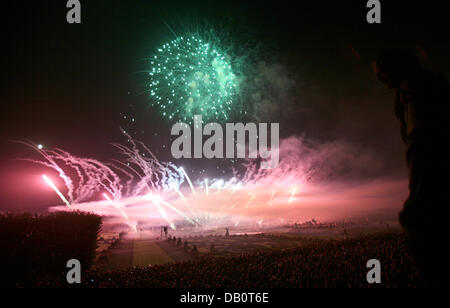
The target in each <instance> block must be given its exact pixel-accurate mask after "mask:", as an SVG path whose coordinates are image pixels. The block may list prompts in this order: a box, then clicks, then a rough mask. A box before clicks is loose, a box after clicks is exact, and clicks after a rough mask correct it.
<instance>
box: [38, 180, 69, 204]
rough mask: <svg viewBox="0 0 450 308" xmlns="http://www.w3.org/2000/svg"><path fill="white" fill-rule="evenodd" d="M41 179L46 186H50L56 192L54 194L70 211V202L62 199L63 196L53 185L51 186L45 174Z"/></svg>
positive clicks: (64, 198) (51, 183) (50, 181)
mask: <svg viewBox="0 0 450 308" xmlns="http://www.w3.org/2000/svg"><path fill="white" fill-rule="evenodd" d="M42 178H43V179H44V181H45V183H47V185H48V186H50V187H51V188H52V189H53V190H54V191H55V192H56V194H57V195H58V196H59V197H60V198H61V200H62V201H63V202H64V203H65V204H66V205H67V207H68V208H69V209H70V202H69V201H67V199H66V197H64V195H63V194H62V193H61V192H60V191H59V189H58V188H57V187H56V186H55V184H53V182H52V180H50V179H49V178H48V177H47V176H46V175H45V174H43V175H42Z"/></svg>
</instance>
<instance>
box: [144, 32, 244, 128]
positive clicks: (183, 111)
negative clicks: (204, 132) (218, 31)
mask: <svg viewBox="0 0 450 308" xmlns="http://www.w3.org/2000/svg"><path fill="white" fill-rule="evenodd" d="M150 65H151V67H150V71H149V77H150V80H149V82H148V87H149V89H148V92H149V93H150V97H151V100H152V104H153V105H154V106H156V107H157V108H159V110H160V112H161V114H162V115H163V116H164V117H166V118H167V119H169V120H177V121H183V122H186V123H191V121H192V118H193V115H196V114H198V115H202V117H203V120H204V121H209V122H211V121H216V122H224V121H227V120H229V118H230V116H231V114H232V113H233V112H235V111H236V109H237V108H238V102H237V96H238V93H239V88H240V78H239V75H238V74H236V72H235V71H234V68H233V61H232V58H231V56H230V55H229V54H227V52H225V51H224V50H223V49H221V48H220V46H217V44H214V43H212V42H210V41H205V40H202V38H201V37H200V36H199V35H190V36H188V37H182V36H180V37H177V38H176V39H174V40H172V41H171V42H169V43H166V44H164V45H162V46H161V47H160V48H158V50H157V53H156V54H155V55H154V56H153V57H151V59H150Z"/></svg>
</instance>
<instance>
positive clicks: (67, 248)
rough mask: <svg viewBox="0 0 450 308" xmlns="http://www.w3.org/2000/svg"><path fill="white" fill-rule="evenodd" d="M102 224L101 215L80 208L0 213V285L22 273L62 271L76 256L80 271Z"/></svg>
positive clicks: (89, 258)
mask: <svg viewBox="0 0 450 308" xmlns="http://www.w3.org/2000/svg"><path fill="white" fill-rule="evenodd" d="M101 224H102V222H101V217H100V216H98V215H95V214H91V213H85V212H80V211H76V212H58V213H52V214H46V215H31V214H6V215H0V231H1V232H0V247H1V251H2V252H1V254H0V262H1V264H2V267H3V269H4V271H3V273H2V276H3V277H2V278H3V279H2V280H3V281H4V282H3V283H2V284H3V285H8V284H12V283H14V282H15V281H18V280H20V279H22V276H24V275H27V276H28V275H42V274H57V273H61V272H64V271H66V270H67V269H66V263H67V261H68V260H70V259H78V260H79V261H80V262H81V266H82V270H87V269H88V268H89V267H90V266H91V264H92V262H93V259H94V257H95V250H96V248H97V236H98V234H99V232H100V228H101ZM5 278H6V279H5Z"/></svg>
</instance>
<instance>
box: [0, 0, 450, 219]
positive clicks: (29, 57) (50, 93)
mask: <svg viewBox="0 0 450 308" xmlns="http://www.w3.org/2000/svg"><path fill="white" fill-rule="evenodd" d="M392 2H394V1H381V3H382V24H374V25H370V24H368V23H367V22H366V12H367V10H368V9H367V8H366V7H365V6H366V1H333V2H331V1H330V3H329V4H326V3H325V2H323V1H296V4H295V5H294V3H291V2H284V1H273V2H264V1H143V0H135V1H125V0H122V1H119V0H117V1H113V0H111V1H102V0H96V1H81V3H82V23H81V24H80V25H76V24H72V25H71V24H67V22H66V20H65V18H66V12H67V9H66V7H65V4H66V1H33V2H31V3H25V2H23V1H8V4H3V5H2V13H3V14H2V15H3V16H2V30H3V35H2V49H3V51H6V52H5V53H3V56H2V60H3V63H2V68H3V76H4V78H2V91H1V106H2V109H1V117H2V118H1V125H2V126H1V130H0V144H1V148H0V149H1V150H0V159H1V165H0V210H28V211H40V210H42V209H45V208H46V206H48V205H54V204H55V203H57V201H58V200H57V199H56V198H55V196H54V194H53V193H52V192H51V191H47V190H46V191H42V190H41V189H39V187H40V186H39V185H38V184H37V182H38V179H37V178H38V176H39V175H40V174H41V173H42V172H41V170H42V168H41V167H38V166H34V165H32V164H30V163H28V162H23V161H18V160H16V159H17V158H24V157H34V158H36V157H37V156H36V154H35V153H33V152H32V151H30V150H28V149H26V148H24V147H23V146H22V145H18V144H15V143H12V142H11V141H13V140H24V139H29V140H32V141H33V142H36V143H41V144H43V145H45V146H46V147H49V148H52V147H60V148H63V149H65V150H67V151H69V152H71V153H73V154H75V155H79V156H88V157H94V158H96V159H99V160H108V159H110V158H112V157H114V154H113V152H114V151H113V150H112V148H111V146H110V144H109V143H110V142H117V141H119V142H121V141H123V138H124V137H123V136H122V135H121V132H120V130H119V127H123V128H126V129H127V131H129V132H132V134H133V137H136V138H137V139H139V140H142V141H143V142H145V143H146V144H148V145H149V147H150V148H151V149H152V150H153V151H154V152H155V154H157V155H158V157H160V158H161V159H162V160H171V156H170V151H169V150H170V127H171V124H169V123H168V122H167V121H166V120H165V119H163V118H162V117H160V115H159V114H158V112H157V110H155V109H154V108H151V106H150V103H149V97H148V95H146V94H145V93H142V92H143V86H144V83H145V78H143V74H142V73H141V72H142V71H144V70H146V69H148V63H147V62H146V61H144V60H143V59H144V58H146V57H148V56H150V55H152V53H153V52H154V51H155V49H156V48H157V47H158V46H160V45H161V44H164V43H165V42H167V41H169V40H171V39H173V38H174V36H173V34H172V32H171V30H173V31H175V32H177V33H181V32H182V31H183V29H186V28H189V27H195V26H196V25H204V24H209V25H212V26H216V27H220V26H221V25H224V26H225V27H226V30H227V31H229V32H231V33H233V35H235V36H236V37H235V39H236V41H238V42H256V44H257V45H258V48H259V50H260V52H259V55H258V60H257V61H265V63H271V64H278V65H280V66H281V67H283V72H284V74H285V76H286V78H288V79H289V80H293V81H295V87H293V89H291V90H290V91H289V93H288V95H287V97H284V98H283V100H281V101H280V102H279V104H285V101H289V109H287V110H288V112H286V113H285V114H281V115H280V116H277V118H276V120H277V121H279V122H280V127H281V131H280V137H282V138H286V137H289V136H293V135H295V136H300V135H303V136H307V137H308V138H313V139H314V140H318V142H319V141H323V142H325V141H331V140H345V141H348V142H352V143H355V144H358V145H360V146H361V147H362V148H364V149H366V150H369V151H371V152H373V153H374V155H375V156H376V157H378V158H379V160H380V162H381V164H380V165H379V166H378V167H377V170H376V171H375V173H377V174H383V175H390V176H392V177H399V178H401V177H406V168H405V163H404V158H403V156H404V147H403V145H402V143H401V139H400V133H399V128H398V124H397V122H396V119H395V117H394V113H393V99H394V93H393V92H391V91H389V90H388V89H386V88H384V86H383V85H382V84H381V83H379V82H378V81H377V80H376V79H375V77H374V76H373V73H372V70H371V66H370V64H371V62H373V61H375V60H376V57H377V55H378V53H379V52H380V50H382V49H386V48H397V47H408V48H413V49H414V50H416V52H418V54H419V55H420V56H421V61H422V62H423V64H424V65H425V66H426V67H428V68H430V69H432V70H433V71H437V72H443V73H444V75H445V76H446V77H447V78H448V77H449V76H450V61H449V60H448V54H449V47H450V43H449V40H448V30H449V25H448V11H447V10H445V9H443V7H442V1H426V2H422V3H421V4H420V5H419V4H414V5H413V4H412V3H411V2H410V1H395V7H394V4H393V3H392ZM433 4H434V5H433ZM132 118H134V119H135V122H133V123H130V119H132ZM183 164H184V165H185V166H186V167H187V169H192V170H194V171H195V172H200V171H201V170H202V169H205V170H207V172H208V173H210V174H213V173H220V172H222V169H221V164H222V162H218V161H214V160H212V161H204V160H201V161H194V160H190V161H186V162H183ZM368 176H373V175H372V174H371V175H368Z"/></svg>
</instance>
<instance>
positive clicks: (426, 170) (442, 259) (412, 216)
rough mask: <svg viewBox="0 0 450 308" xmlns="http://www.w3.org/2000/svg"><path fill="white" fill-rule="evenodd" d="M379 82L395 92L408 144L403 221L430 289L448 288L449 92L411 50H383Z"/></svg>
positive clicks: (449, 202)
mask: <svg viewBox="0 0 450 308" xmlns="http://www.w3.org/2000/svg"><path fill="white" fill-rule="evenodd" d="M376 73H377V76H378V78H379V79H380V81H382V82H383V83H385V84H386V85H388V87H389V88H391V89H394V90H395V115H396V116H397V118H398V120H399V123H400V130H401V136H402V139H403V142H404V143H405V144H406V162H407V166H408V170H409V189H410V194H409V197H408V199H407V200H406V201H405V204H404V207H403V210H402V211H401V212H400V215H399V219H400V223H401V225H402V226H403V227H404V228H405V229H406V231H407V233H408V239H409V245H410V249H411V253H412V255H413V257H414V259H415V262H416V264H417V267H418V269H419V272H420V274H421V276H422V278H423V279H424V282H425V283H426V285H427V286H433V287H438V286H449V282H448V280H449V279H450V269H449V266H448V263H447V262H448V260H449V256H450V254H449V253H448V252H447V251H448V247H447V246H448V245H449V244H450V230H449V224H448V222H449V219H450V216H449V207H450V194H449V191H450V166H449V161H450V155H449V154H450V151H449V150H448V148H449V146H448V143H449V142H450V139H449V137H450V134H449V127H450V112H449V111H450V108H449V104H450V99H449V97H450V88H449V85H448V82H447V80H446V79H445V78H444V77H443V76H442V75H440V74H435V73H433V72H431V71H428V70H425V69H423V68H422V67H421V65H420V63H419V60H418V59H417V58H416V57H415V55H414V54H413V53H412V52H410V51H407V50H397V51H390V52H383V53H382V54H381V55H380V57H379V58H378V60H377V63H376Z"/></svg>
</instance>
